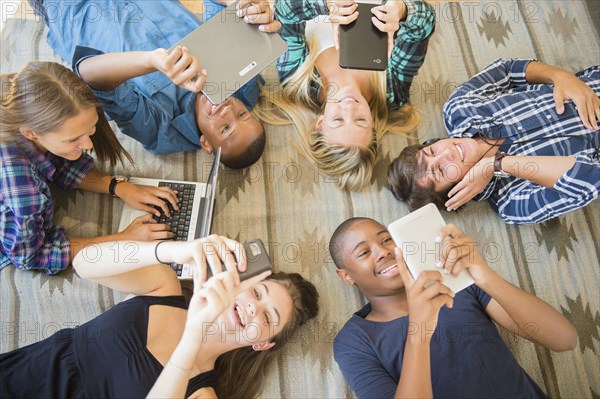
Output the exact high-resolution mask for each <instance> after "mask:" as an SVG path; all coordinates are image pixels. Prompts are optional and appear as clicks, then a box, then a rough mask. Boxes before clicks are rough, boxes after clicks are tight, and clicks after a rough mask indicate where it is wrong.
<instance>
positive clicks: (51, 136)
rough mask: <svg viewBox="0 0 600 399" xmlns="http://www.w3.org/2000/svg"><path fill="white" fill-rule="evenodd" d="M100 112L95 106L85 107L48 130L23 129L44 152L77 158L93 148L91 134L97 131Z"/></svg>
mask: <svg viewBox="0 0 600 399" xmlns="http://www.w3.org/2000/svg"><path fill="white" fill-rule="evenodd" d="M97 123H98V112H97V111H96V108H95V107H88V108H83V109H82V110H81V111H79V113H78V114H77V115H75V116H73V117H71V118H69V119H67V120H66V121H64V122H63V123H62V124H61V125H59V126H58V127H57V128H56V129H54V130H52V131H48V132H43V133H37V132H34V131H32V130H29V129H25V128H23V129H21V133H22V134H23V136H25V137H26V138H28V139H30V140H32V141H33V142H34V143H35V145H36V147H38V149H39V150H40V151H42V152H46V151H49V152H51V153H52V154H54V155H56V156H59V157H62V158H65V159H68V160H70V161H74V160H77V159H79V158H80V157H81V155H82V154H83V150H91V149H92V148H93V144H92V140H91V139H90V137H91V136H93V135H94V133H95V132H96V124H97Z"/></svg>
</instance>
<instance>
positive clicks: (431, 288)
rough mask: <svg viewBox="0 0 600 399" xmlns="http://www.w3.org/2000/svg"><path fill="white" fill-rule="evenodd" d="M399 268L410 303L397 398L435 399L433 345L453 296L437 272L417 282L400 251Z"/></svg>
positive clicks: (421, 277)
mask: <svg viewBox="0 0 600 399" xmlns="http://www.w3.org/2000/svg"><path fill="white" fill-rule="evenodd" d="M395 254H396V264H397V265H398V270H399V271H400V277H401V278H402V280H403V281H404V287H405V289H406V296H407V299H408V317H409V323H410V326H415V328H416V332H412V333H411V332H410V331H409V336H408V338H407V340H406V348H405V351H404V358H403V360H402V374H401V375H400V381H398V388H397V389H396V394H395V397H396V398H432V397H433V388H432V386H431V363H430V342H431V337H432V335H433V331H434V330H435V328H436V326H437V322H438V315H439V312H440V309H441V307H442V306H444V305H446V306H447V307H449V308H451V307H452V305H453V303H454V293H453V292H452V291H451V290H450V288H448V287H447V286H445V285H444V284H442V283H441V281H442V275H441V274H440V273H439V272H437V271H426V272H423V273H421V274H420V275H419V277H418V278H417V279H416V280H414V279H413V278H412V276H411V275H410V272H409V271H408V267H407V266H406V263H404V258H403V256H402V253H401V251H400V249H399V248H396V249H395Z"/></svg>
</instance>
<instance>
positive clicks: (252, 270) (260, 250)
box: [206, 239, 273, 281]
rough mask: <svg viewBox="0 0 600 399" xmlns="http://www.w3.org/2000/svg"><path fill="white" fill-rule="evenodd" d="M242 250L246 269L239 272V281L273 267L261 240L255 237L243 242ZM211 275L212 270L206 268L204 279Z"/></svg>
mask: <svg viewBox="0 0 600 399" xmlns="http://www.w3.org/2000/svg"><path fill="white" fill-rule="evenodd" d="M244 251H245V253H246V255H245V256H246V270H245V271H243V272H240V273H239V274H240V281H244V280H247V279H249V278H251V277H254V276H257V275H259V274H261V273H262V272H266V271H267V270H272V269H273V264H272V263H271V260H270V259H269V255H268V253H267V250H266V248H265V244H263V242H262V240H260V239H256V240H252V241H248V242H247V243H245V244H244ZM211 276H212V271H211V270H210V268H208V270H207V273H206V279H207V280H208V279H209V278H210V277H211Z"/></svg>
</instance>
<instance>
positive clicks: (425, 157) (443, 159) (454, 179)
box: [417, 138, 481, 192]
mask: <svg viewBox="0 0 600 399" xmlns="http://www.w3.org/2000/svg"><path fill="white" fill-rule="evenodd" d="M480 152H481V151H480V148H479V146H478V142H477V141H476V140H474V139H469V138H464V139H453V138H451V139H443V140H439V141H437V142H435V143H434V144H432V145H430V146H427V147H425V148H423V149H421V150H420V151H419V152H418V154H417V163H418V165H419V166H420V167H419V168H418V169H419V170H420V169H423V170H424V171H425V173H423V174H422V175H421V176H420V177H419V178H418V180H417V184H418V185H419V186H421V187H431V186H433V187H434V189H435V191H436V192H440V191H443V190H447V189H449V188H450V187H452V186H453V185H454V184H456V183H458V182H460V181H461V180H462V179H463V177H465V175H466V174H467V172H468V171H469V170H470V169H471V168H472V167H473V166H474V165H475V164H476V163H477V162H478V161H479V159H480V157H481V154H480Z"/></svg>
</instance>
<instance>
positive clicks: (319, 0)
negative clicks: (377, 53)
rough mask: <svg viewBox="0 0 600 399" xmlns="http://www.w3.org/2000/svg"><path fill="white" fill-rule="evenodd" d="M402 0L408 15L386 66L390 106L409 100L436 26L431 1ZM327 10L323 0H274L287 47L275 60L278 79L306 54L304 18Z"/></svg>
mask: <svg viewBox="0 0 600 399" xmlns="http://www.w3.org/2000/svg"><path fill="white" fill-rule="evenodd" d="M404 3H405V4H406V6H407V7H408V16H407V18H406V20H405V21H402V22H401V23H400V29H399V30H398V32H397V34H396V39H395V43H394V50H393V52H392V55H391V57H390V60H389V64H388V69H387V98H388V103H389V106H390V108H391V109H397V108H400V107H401V106H402V105H404V104H406V103H407V102H408V101H409V99H408V94H409V88H410V84H411V83H412V80H413V78H414V77H415V76H416V75H417V72H418V71H419V68H421V65H423V62H424V61H425V54H426V53H427V42H428V39H429V37H430V36H431V35H432V33H433V31H434V29H435V14H434V12H433V9H432V7H431V5H429V4H427V3H426V2H425V1H421V0H404ZM328 14H329V11H328V10H327V2H326V1H325V0H277V2H276V3H275V19H277V20H278V21H280V22H281V23H282V24H283V27H282V28H281V30H280V31H279V34H280V35H281V37H282V38H283V39H284V40H285V41H286V43H287V45H288V47H289V49H288V51H287V52H286V53H285V54H283V55H282V56H281V57H279V59H278V60H277V71H278V73H279V80H280V81H281V82H283V81H284V80H285V79H287V78H288V77H290V76H291V75H292V74H293V73H294V72H295V71H296V70H297V69H298V67H300V65H302V63H304V61H305V60H306V58H307V57H308V43H307V42H306V40H305V27H306V21H309V20H311V19H314V18H315V17H317V16H319V15H328ZM317 90H318V88H317ZM317 93H318V92H317Z"/></svg>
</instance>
